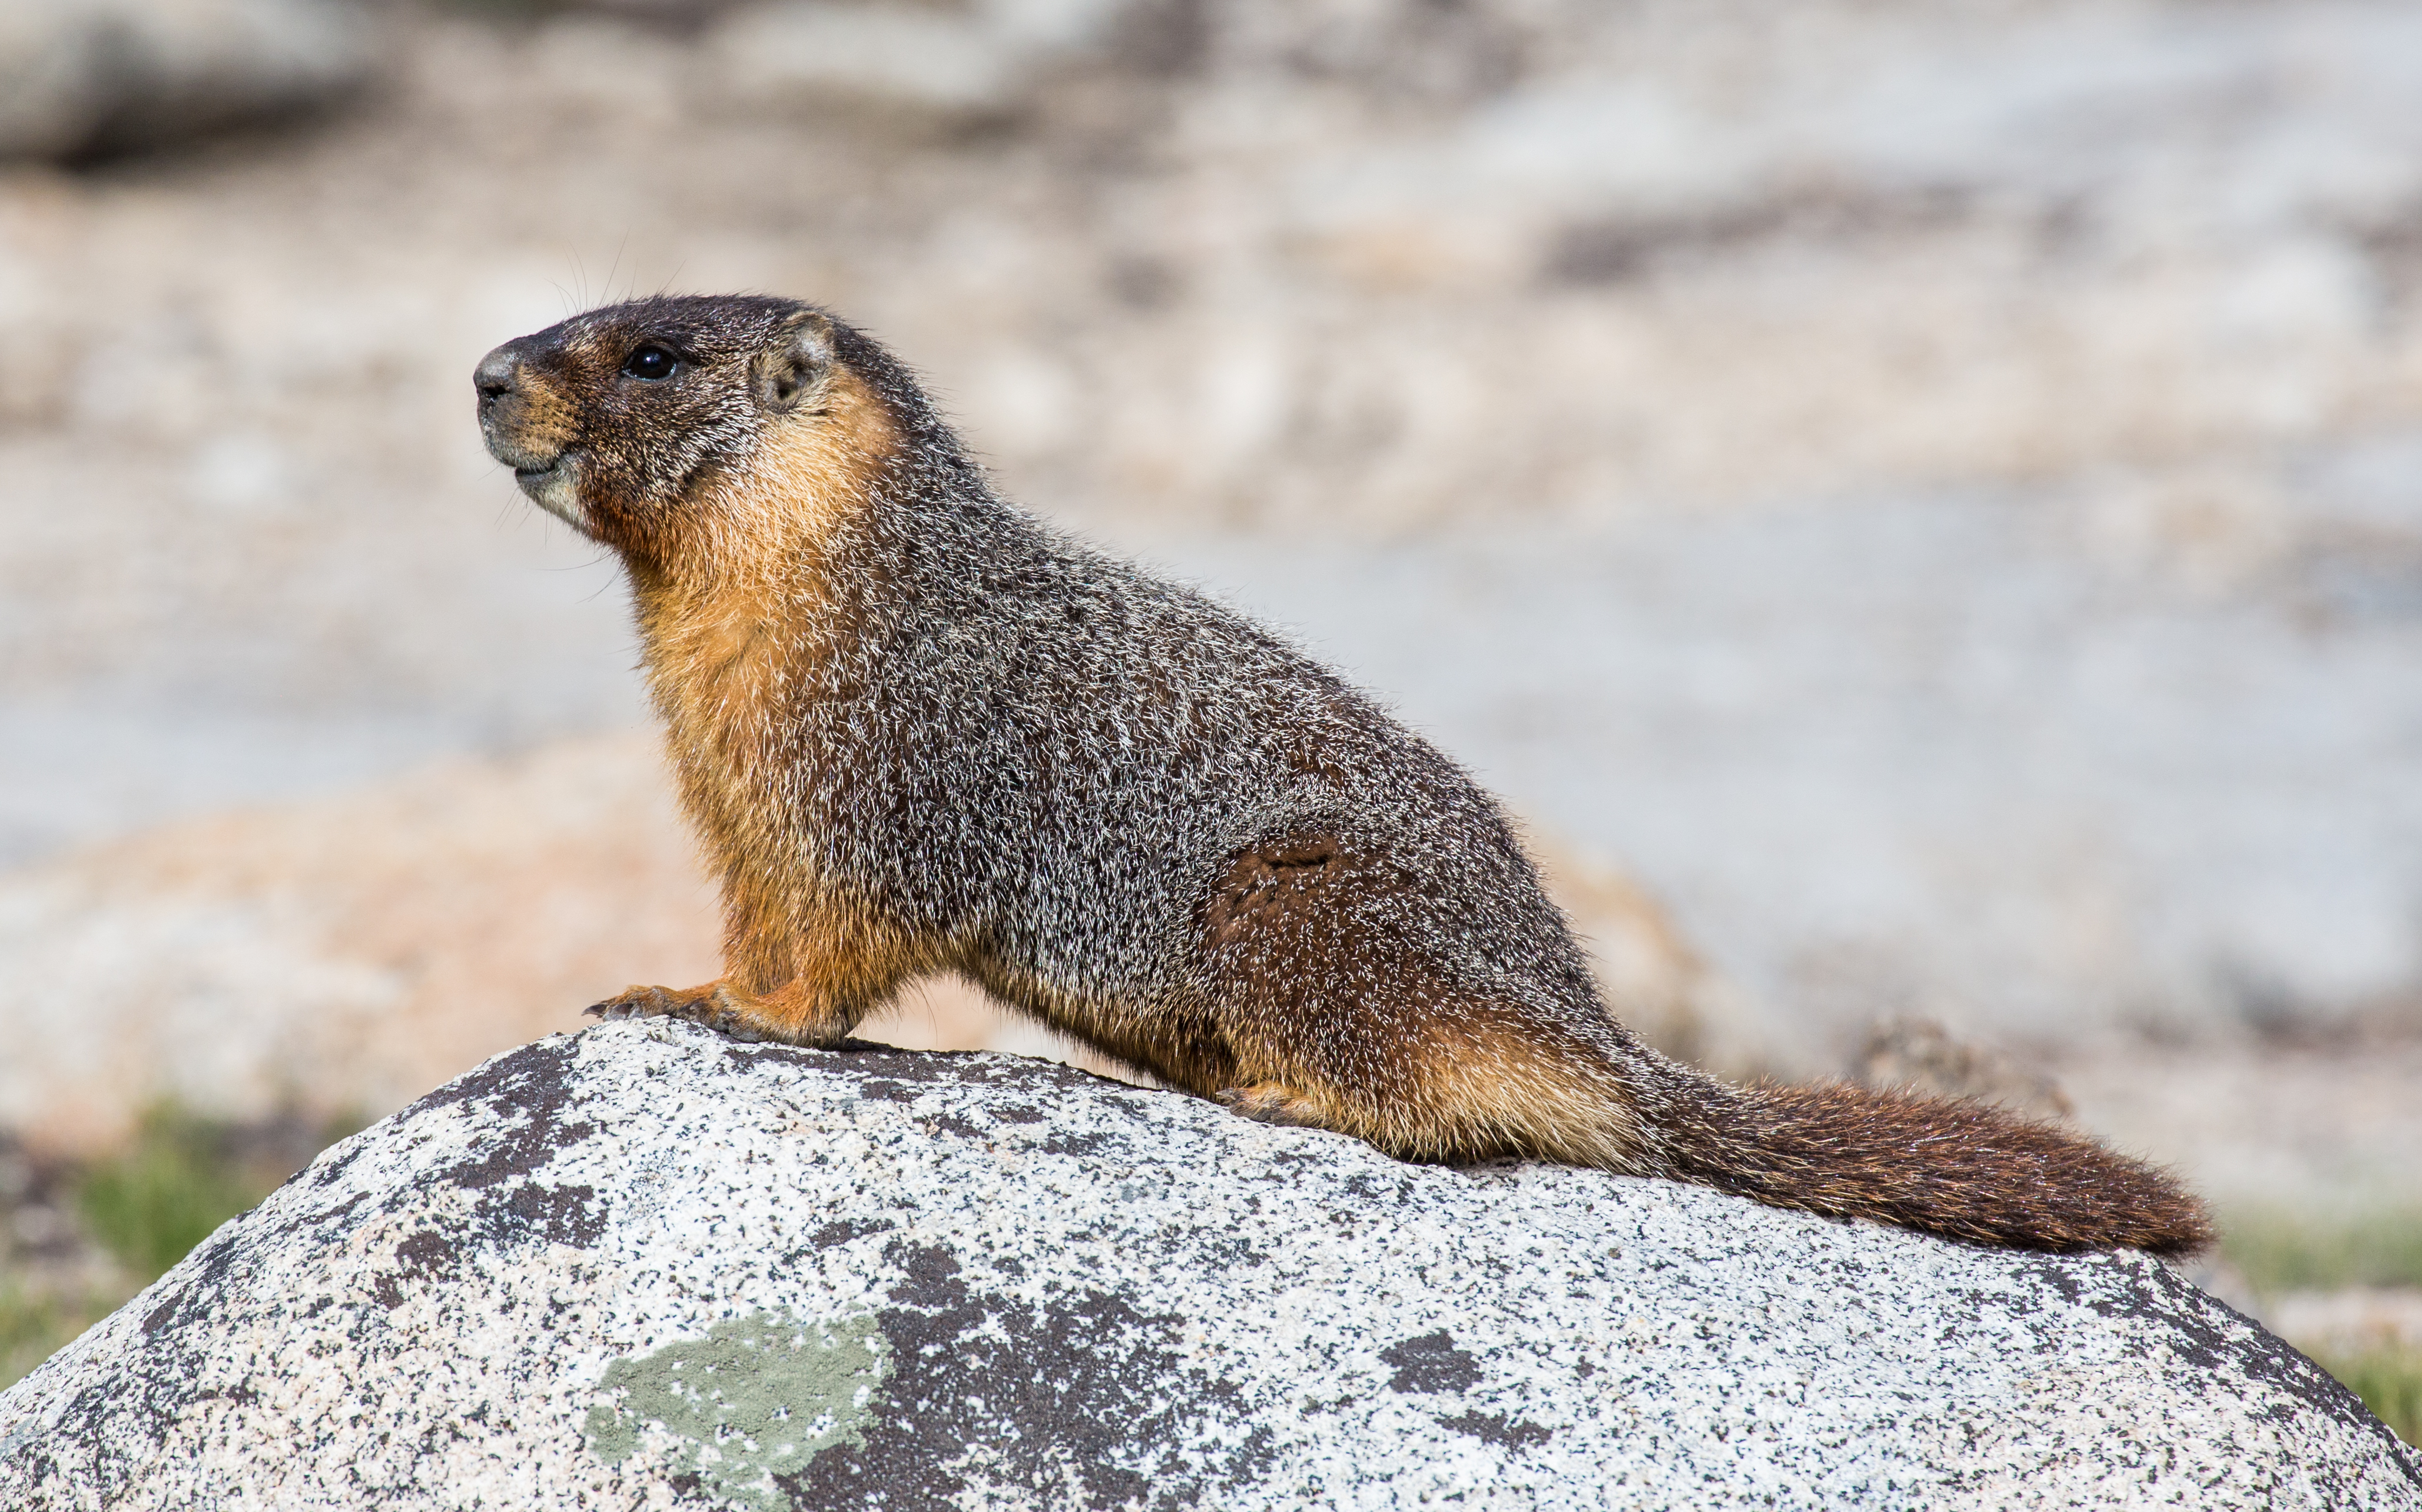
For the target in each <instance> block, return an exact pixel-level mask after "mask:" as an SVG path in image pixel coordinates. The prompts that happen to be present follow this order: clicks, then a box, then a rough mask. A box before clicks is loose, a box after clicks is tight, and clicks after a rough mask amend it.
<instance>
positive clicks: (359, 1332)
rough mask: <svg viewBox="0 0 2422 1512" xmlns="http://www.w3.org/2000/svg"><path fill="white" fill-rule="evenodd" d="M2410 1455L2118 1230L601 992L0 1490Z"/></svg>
mask: <svg viewBox="0 0 2422 1512" xmlns="http://www.w3.org/2000/svg"><path fill="white" fill-rule="evenodd" d="M1439 1502H1453V1503H1455V1504H1458V1505H1462V1506H1470V1507H1549V1506H1553V1507H1584V1506H1647V1505H1685V1504H1687V1505H1692V1506H1732V1505H1743V1506H1746V1505H1756V1506H1761V1507H1801V1506H1874V1505H1887V1504H1888V1505H1894V1506H1927V1505H1937V1506H1955V1505H1956V1506H1972V1505H1995V1506H2037V1505H2040V1506H2064V1507H2066V1506H2103V1505H2130V1506H2139V1505H2148V1504H2162V1505H2175V1506H2213V1507H2218V1506H2229V1507H2240V1506H2249V1505H2267V1506H2331V1507H2402V1506H2413V1505H2416V1504H2422V1458H2417V1457H2416V1456H2415V1454H2414V1451H2412V1450H2411V1449H2408V1448H2405V1447H2403V1446H2401V1445H2399V1444H2398V1442H2396V1441H2395V1440H2394V1439H2393V1438H2392V1437H2391V1436H2390V1435H2389V1434H2388V1433H2387V1431H2386V1430H2385V1429H2384V1428H2383V1426H2381V1424H2380V1423H2379V1422H2378V1421H2377V1420H2375V1419H2374V1418H2372V1417H2371V1416H2370V1415H2369V1414H2367V1412H2366V1411H2364V1410H2363V1408H2362V1407H2361V1405H2360V1404H2359V1403H2358V1402H2357V1401H2356V1400H2355V1398H2354V1397H2353V1396H2351V1395H2350V1394H2348V1393H2347V1392H2346V1391H2345V1390H2344V1389H2342V1388H2341V1387H2339V1386H2338V1385H2337V1384H2336V1383H2335V1382H2334V1381H2333V1380H2330V1379H2329V1378H2328V1377H2327V1376H2325V1375H2324V1374H2322V1373H2321V1372H2320V1370H2319V1369H2318V1368H2317V1367H2315V1366H2314V1365H2313V1364H2311V1363H2309V1362H2308V1361H2306V1360H2305V1359H2304V1357H2303V1356H2301V1355H2299V1354H2297V1353H2295V1352H2294V1351H2293V1350H2292V1349H2289V1348H2288V1347H2287V1346H2285V1345H2284V1344H2282V1343H2280V1342H2279V1341H2278V1340H2277V1339H2275V1338H2273V1337H2272V1336H2271V1335H2270V1334H2268V1333H2264V1332H2263V1331H2262V1330H2261V1329H2260V1328H2259V1327H2257V1326H2256V1325H2255V1324H2253V1323H2251V1322H2249V1321H2247V1320H2246V1319H2244V1318H2242V1317H2239V1316H2238V1315H2236V1314H2235V1313H2232V1312H2231V1311H2229V1310H2228V1309H2227V1308H2226V1307H2225V1306H2223V1305H2222V1304H2220V1303H2219V1302H2214V1301H2212V1300H2210V1298H2207V1297H2205V1296H2203V1295H2202V1294H2201V1293H2199V1292H2196V1291H2195V1290H2194V1289H2193V1288H2191V1287H2189V1286H2186V1285H2185V1284H2183V1283H2182V1282H2180V1281H2179V1280H2178V1279H2177V1278H2176V1277H2175V1276H2174V1275H2173V1274H2172V1273H2171V1272H2170V1271H2169V1270H2166V1269H2165V1268H2163V1267H2162V1266H2161V1265H2160V1264H2158V1263H2156V1262H2154V1261H2152V1260H2150V1259H2147V1258H2146V1257H2144V1256H2141V1255H2132V1254H2118V1255H2091V1256H2084V1257H2079V1258H2068V1259H2055V1258H2047V1257H2043V1256H2039V1255H2016V1254H2009V1253H2000V1252H1992V1251H1985V1250H1976V1249H1968V1248H1961V1247H1958V1246H1954V1245H1950V1244H1944V1243H1940V1242H1937V1241H1934V1240H1931V1239H1921V1238H1918V1237H1915V1236H1912V1235H1909V1234H1905V1233H1900V1232H1896V1231H1892V1230H1887V1229H1880V1228H1874V1227H1865V1226H1848V1225H1843V1224H1832V1223H1827V1222H1824V1221H1820V1220H1817V1219H1814V1218H1807V1217H1802V1216H1799V1215H1796V1214H1790V1213H1783V1212H1777V1211H1772V1210H1769V1209H1765V1208H1757V1207H1754V1206H1753V1205H1751V1204H1748V1203H1746V1202H1742V1201H1739V1200H1737V1199H1734V1198H1730V1197H1725V1196H1722V1195H1719V1194H1717V1193H1714V1192H1706V1191H1701V1190H1697V1189H1693V1188H1688V1187H1680V1186H1675V1185H1671V1184H1667V1183H1662V1182H1655V1181H1643V1180H1635V1179H1628V1178H1625V1177H1613V1176H1609V1175H1606V1174H1603V1173H1597V1172H1590V1171H1580V1170H1571V1169H1565V1168H1558V1167H1552V1166H1539V1165H1515V1164H1501V1165H1488V1166H1482V1167H1477V1168H1471V1169H1460V1170H1457V1169H1445V1168H1435V1167H1423V1166H1411V1165H1404V1164H1399V1163H1396V1162H1394V1161H1389V1160H1387V1159H1385V1158H1384V1157H1382V1156H1379V1155H1378V1154H1376V1153H1375V1152H1373V1151H1372V1150H1370V1149H1368V1148H1366V1147H1365V1146H1361V1145H1359V1144H1357V1143H1354V1142H1352V1141H1350V1140H1346V1139H1344V1138H1341V1137H1339V1136H1335V1135H1330V1134H1326V1133H1320V1132H1314V1131H1308V1130H1289V1129H1277V1128H1269V1127H1265V1126H1262V1125H1259V1124H1252V1123H1248V1122H1245V1121H1243V1120H1239V1119H1235V1118H1233V1117H1231V1116H1229V1115H1226V1114H1224V1113H1223V1112H1221V1111H1220V1110H1219V1109H1218V1108H1216V1107H1214V1106H1213V1105H1211V1104H1208V1103H1205V1102H1203V1101H1199V1100H1197V1099H1191V1098H1187V1097H1184V1096H1180V1095H1178V1094H1174V1093H1170V1092H1162V1091H1154V1090H1148V1089H1144V1088H1140V1087H1133V1086H1127V1085H1124V1084H1119V1083H1109V1082H1106V1081H1102V1080H1099V1079H1096V1078H1093V1077H1091V1076H1088V1075H1086V1074H1084V1073H1082V1072H1079V1071H1076V1070H1073V1069H1069V1068H1062V1067H1055V1066H1048V1065H1045V1064H1042V1063H1038V1062H1029V1061H1020V1060H1016V1059H1014V1058H1009V1057H1002V1056H995V1055H936V1054H920V1053H913V1052H897V1051H885V1050H878V1049H872V1048H870V1049H865V1050H851V1051H843V1052H806V1051H797V1050H791V1049H786V1048H777V1047H767V1046H752V1045H743V1044H738V1043H733V1042H730V1041H726V1040H723V1039H720V1038H718V1037H714V1036H712V1035H709V1034H707V1033H705V1032H703V1031H700V1030H698V1029H696V1028H693V1027H690V1026H687V1025H683V1024H675V1023H664V1022H655V1023H617V1024H611V1025H606V1026H605V1027H602V1028H598V1029H592V1030H590V1031H589V1032H587V1033H585V1034H582V1035H578V1036H558V1037H551V1038H548V1039H544V1040H541V1041H539V1042H537V1043H535V1044H531V1045H528V1046H526V1047H524V1048H522V1049H519V1050H516V1051H513V1052H509V1053H507V1054H504V1055H501V1056H498V1057H497V1058H495V1059H494V1060H492V1061H490V1062H488V1063H487V1064H486V1065H484V1066H483V1067H481V1068H480V1069H479V1070H477V1071H475V1072H473V1073H471V1074H470V1075H467V1076H465V1077H463V1078H462V1079H460V1080H458V1081H456V1082H454V1083H450V1084H449V1085H448V1086H446V1087H444V1088H442V1089H440V1090H439V1091H437V1092H434V1093H433V1094H431V1095H430V1096H428V1097H426V1098H424V1099H421V1100H420V1101H418V1102H417V1103H415V1104H414V1105H413V1106H411V1107H410V1108H408V1109H406V1110H404V1111H403V1112H401V1113H399V1114H397V1115H394V1116H393V1117H391V1118H388V1119H386V1120H385V1121H384V1122H382V1123H380V1124H379V1125H377V1126H375V1127H374V1128H372V1129H370V1130H367V1131H365V1132H364V1133H362V1134H360V1135H357V1136H355V1137H354V1138H353V1139H351V1140H349V1141H347V1142H345V1143H344V1144H342V1145H339V1146H336V1147H335V1148H333V1149H331V1150H329V1151H328V1152H327V1153H325V1154H324V1155H322V1157H321V1158H320V1159H319V1160H318V1161H315V1162H314V1163H313V1164H312V1165H311V1167H310V1168H309V1169H307V1171H305V1172H304V1173H303V1174H301V1175H300V1176H298V1177H295V1178H294V1179H293V1180H292V1181H291V1182H289V1183H288V1184H287V1185H286V1186H285V1187H284V1188H283V1189H281V1190H280V1191H279V1192H276V1193H275V1195H273V1196H272V1197H271V1198H270V1199H269V1200H268V1201H267V1202H265V1203H263V1204H262V1205H261V1206H260V1208H258V1209H256V1210H255V1211H253V1212H252V1213H250V1214H247V1215H246V1216H244V1217H243V1218H240V1219H237V1220H235V1221H233V1222H232V1223H230V1224H228V1225H227V1226H226V1227H224V1228H222V1229H221V1230H220V1231H219V1232H218V1233H217V1234H216V1235H214V1236H212V1239H209V1240H208V1241H207V1242H205V1243H204V1244H203V1245H201V1246H200V1247H199V1248H198V1249H197V1251H196V1252H195V1253H194V1254H193V1255H191V1256H190V1257H188V1258H187V1259H186V1260H185V1261H184V1262H183V1263H182V1264H181V1265H180V1266H179V1267H178V1268H177V1269H176V1270H173V1271H171V1272H169V1274H168V1275H167V1276H165V1278H163V1279H162V1280H161V1281H160V1282H159V1283H157V1284H156V1285H154V1286H152V1287H150V1288H149V1290H147V1291H146V1292H145V1293H144V1294H143V1295H141V1296H140V1297H138V1298H136V1299H135V1300H134V1302H130V1303H128V1304H127V1306H126V1307H124V1308H123V1309H121V1310H119V1311H118V1313H117V1314H115V1315H114V1316H112V1317H110V1318H108V1319H107V1320H105V1321H104V1322H102V1324H100V1325H98V1326H96V1327H95V1328H94V1329H93V1330H92V1331H91V1332H89V1333H86V1335H85V1336H84V1337H82V1338H81V1339H78V1340H77V1341H76V1342H75V1343H73V1344H71V1345H70V1346H69V1347H68V1348H66V1349H64V1350H62V1351H60V1353H59V1354H57V1355H56V1356H55V1357H54V1358H53V1359H52V1360H51V1361H50V1362H49V1363H47V1364H44V1365H42V1366H41V1367H40V1368H39V1369H38V1370H36V1371H35V1372H34V1373H33V1374H32V1375H31V1376H29V1377H27V1378H26V1379H25V1380H24V1381H22V1382H20V1383H19V1384H18V1385H17V1386H16V1387H14V1388H13V1389H11V1390H10V1391H9V1392H8V1394H6V1395H0V1504H7V1505H8V1506H10V1507H12V1508H24V1509H36V1508H63V1507H86V1506H91V1507H99V1506H103V1505H107V1506H111V1507H130V1508H131V1507H188V1506H193V1507H202V1506H211V1507H220V1506H224V1507H246V1506H264V1507H265V1506H277V1507H308V1506H335V1505H344V1506H354V1505H362V1504H378V1505H381V1506H404V1507H421V1506H427V1507H438V1506H445V1507H479V1506H487V1507H501V1506H511V1507H517V1508H541V1507H574V1506H615V1507H635V1506H673V1505H690V1506H709V1505H720V1506H731V1507H758V1508H783V1507H792V1508H814V1507H870V1506H879V1507H899V1508H908V1507H941V1506H952V1507H959V1508H973V1507H1029V1506H1051V1507H1137V1508H1160V1507H1178V1506H1187V1505H1219V1506H1222V1507H1264V1506H1267V1507H1392V1506H1400V1505H1412V1504H1424V1503H1439Z"/></svg>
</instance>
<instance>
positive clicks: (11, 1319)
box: [0, 1282, 123, 1391]
mask: <svg viewBox="0 0 2422 1512" xmlns="http://www.w3.org/2000/svg"><path fill="white" fill-rule="evenodd" d="M122 1300H123V1299H121V1298H118V1297H73V1298H71V1297H62V1296H58V1295H56V1294H55V1293H51V1292H44V1291H37V1290H34V1289H32V1288H30V1287H26V1286H15V1285H11V1284H8V1283H7V1282H0V1391H5V1390H7V1389H8V1387H10V1386H13V1385H15V1384H16V1383H17V1382H18V1381H19V1380H23V1379H24V1375H25V1373H26V1372H27V1371H29V1370H31V1369H33V1368H34V1367H35V1366H36V1365H38V1364H41V1363H42V1362H43V1361H45V1360H47V1359H49V1358H50V1357H51V1355H52V1353H53V1352H54V1351H55V1350H56V1349H57V1348H59V1346H61V1345H63V1344H65V1343H67V1342H68V1341H69V1340H70V1339H72V1338H74V1337H75V1336H76V1335H77V1334H79V1333H83V1332H84V1331H85V1330H86V1329H88V1328H90V1327H92V1325H93V1324H95V1323H97V1322H99V1321H101V1319H102V1318H103V1317H107V1316H109V1313H110V1310H111V1309H112V1308H114V1307H116V1306H117V1305H118V1302H120V1301H122Z"/></svg>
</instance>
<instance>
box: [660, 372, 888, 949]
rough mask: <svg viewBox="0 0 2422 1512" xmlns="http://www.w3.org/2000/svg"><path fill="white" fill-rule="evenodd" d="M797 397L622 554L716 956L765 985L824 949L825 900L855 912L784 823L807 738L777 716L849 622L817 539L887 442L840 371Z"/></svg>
mask: <svg viewBox="0 0 2422 1512" xmlns="http://www.w3.org/2000/svg"><path fill="white" fill-rule="evenodd" d="M810 409H811V410H812V411H813V412H814V413H801V414H800V415H798V416H797V417H795V418H794V419H792V420H790V421H788V422H786V423H781V424H778V426H777V427H776V428H775V429H772V430H770V431H769V432H768V433H767V434H766V435H765V437H764V438H763V440H762V441H761V443H760V444H759V445H758V446H757V447H756V449H755V450H754V452H753V453H752V454H751V456H750V457H749V459H748V460H747V465H746V467H745V468H742V469H736V470H734V471H733V472H731V473H730V474H727V475H724V476H722V477H720V478H718V479H716V481H715V482H714V483H713V484H712V485H710V486H709V487H707V488H706V489H703V490H701V491H700V494H699V495H697V496H696V497H694V498H693V499H692V500H691V501H690V506H689V509H690V516H689V519H688V521H687V522H686V523H685V527H684V530H683V532H682V533H681V540H680V549H679V550H678V552H677V553H672V554H669V555H668V557H667V558H665V559H663V560H661V561H660V562H658V563H656V564H651V565H648V566H641V565H638V564H637V563H635V564H634V566H633V569H632V587H633V594H634V598H635V599H636V600H637V619H638V627H639V632H640V640H641V647H642V653H643V655H644V657H645V661H646V666H647V674H648V681H649V685H650V690H651V692H652V693H653V695H654V699H655V703H656V707H657V709H658V710H659V712H660V713H661V714H662V715H663V716H664V720H665V733H666V748H667V755H668V756H669V757H670V759H671V761H672V765H673V771H674V775H675V778H676V781H677V783H678V785H679V788H680V793H681V799H682V803H683V806H684V808H685V809H686V810H687V811H688V812H689V815H690V817H691V819H692V821H693V822H694V823H695V824H696V825H697V827H698V832H699V836H700V842H701V845H702V847H703V849H704V850H705V853H706V854H705V859H706V861H707V864H708V865H709V866H710V867H711V868H712V869H713V870H714V871H715V872H716V876H717V879H718V881H720V882H721V883H722V886H723V891H724V901H725V915H726V935H727V940H726V949H727V954H728V956H729V957H730V958H731V969H732V970H733V971H734V972H735V973H737V974H743V975H745V976H747V977H749V978H753V979H756V980H760V981H763V982H765V983H767V984H768V985H770V984H772V983H775V982H779V981H781V980H784V979H787V978H788V977H789V976H790V975H791V974H793V973H794V971H796V970H797V969H799V968H800V966H801V965H802V964H803V958H805V957H808V956H813V955H819V954H823V953H824V947H822V946H820V945H819V944H818V943H817V942H818V941H820V940H823V939H825V938H826V937H828V936H830V935H832V934H833V933H834V931H835V929H836V928H837V927H839V921H838V920H837V919H836V918H835V917H834V915H835V913H836V912H837V911H838V912H841V913H854V912H856V911H855V910H854V909H853V908H852V907H851V905H850V903H849V900H847V899H845V898H842V897H839V896H835V894H834V890H833V889H832V888H831V887H829V886H828V885H826V881H825V880H824V879H821V878H819V877H817V876H816V875H815V874H814V871H813V856H814V853H815V848H814V846H813V845H812V844H810V843H809V842H810V838H811V837H810V836H807V835H804V834H801V833H800V832H799V829H798V825H799V824H800V822H801V817H800V816H801V812H802V804H801V803H800V798H801V795H802V793H803V791H804V789H805V787H806V785H807V784H809V783H810V782H812V781H813V780H814V769H815V766H816V764H817V762H818V760H819V757H820V756H821V753H818V752H814V751H810V750H803V749H801V748H799V746H798V745H797V743H796V740H795V734H794V732H795V730H796V727H797V721H796V719H795V717H794V714H795V711H796V709H797V701H798V699H799V698H800V697H802V696H804V695H805V694H806V692H807V690H809V689H810V688H812V687H813V686H815V684H816V683H817V681H818V674H819V672H820V670H821V663H822V662H823V661H824V659H825V658H826V657H827V656H828V655H830V654H831V652H832V649H833V647H836V646H838V645H841V644H842V643H843V641H844V639H845V637H847V636H848V635H850V634H851V633H852V632H853V628H852V627H851V626H849V625H848V624H845V623H842V622H841V619H840V617H839V616H838V613H837V612H836V610H835V609H834V599H833V595H832V594H831V593H830V592H829V590H828V587H827V584H826V577H825V572H824V564H825V561H826V553H827V543H828V540H829V538H830V537H831V535H832V532H833V531H834V529H835V528H836V527H837V526H838V525H840V524H841V523H842V522H844V521H845V520H846V519H847V518H848V517H849V515H850V514H851V513H852V512H853V511H855V510H857V509H860V508H863V507H865V506H866V503H867V501H868V499H869V497H870V494H871V491H872V490H873V488H874V487H875V486H876V485H877V483H878V481H879V479H880V476H881V471H882V468H883V466H884V464H885V461H886V460H887V458H888V457H889V451H890V448H891V445H892V444H893V442H892V430H891V427H890V425H889V420H888V417H887V416H886V415H885V413H884V412H883V409H882V406H881V403H880V401H879V400H877V399H876V398H875V397H874V396H873V395H872V394H871V393H869V392H867V391H866V390H865V389H864V387H863V386H862V385H861V384H860V383H859V382H858V381H857V378H856V377H855V376H854V375H852V374H850V373H848V372H847V371H846V370H838V371H836V372H834V373H833V374H832V375H831V377H830V378H829V379H828V380H827V381H826V391H825V392H824V393H822V394H819V395H818V396H817V402H816V403H815V404H814V405H812V406H810ZM851 932H853V933H856V932H861V931H860V930H859V929H858V928H857V927H856V926H855V925H853V927H852V930H851Z"/></svg>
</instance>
